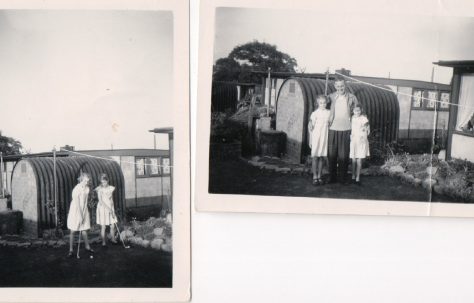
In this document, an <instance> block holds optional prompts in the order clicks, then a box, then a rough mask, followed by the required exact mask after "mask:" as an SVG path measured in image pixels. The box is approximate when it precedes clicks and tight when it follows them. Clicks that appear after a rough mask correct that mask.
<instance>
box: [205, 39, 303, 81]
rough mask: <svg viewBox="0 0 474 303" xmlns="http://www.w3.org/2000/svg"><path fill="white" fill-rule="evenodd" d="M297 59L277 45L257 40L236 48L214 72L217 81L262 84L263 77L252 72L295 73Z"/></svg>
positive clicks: (217, 62)
mask: <svg viewBox="0 0 474 303" xmlns="http://www.w3.org/2000/svg"><path fill="white" fill-rule="evenodd" d="M297 66H298V64H297V62H296V59H295V58H293V57H291V56H290V55H288V54H285V53H283V52H281V51H279V50H278V49H277V47H276V46H275V45H271V44H268V43H265V42H258V41H256V40H254V41H252V42H249V43H245V44H242V45H238V46H236V47H235V48H234V49H233V50H232V51H231V52H230V53H229V55H228V56H227V57H226V58H220V59H218V60H217V61H216V64H215V65H214V71H213V80H215V81H236V82H242V83H260V81H261V75H257V74H254V73H252V72H254V71H258V72H266V71H267V70H268V68H271V70H272V72H293V73H294V72H295V71H296V68H297Z"/></svg>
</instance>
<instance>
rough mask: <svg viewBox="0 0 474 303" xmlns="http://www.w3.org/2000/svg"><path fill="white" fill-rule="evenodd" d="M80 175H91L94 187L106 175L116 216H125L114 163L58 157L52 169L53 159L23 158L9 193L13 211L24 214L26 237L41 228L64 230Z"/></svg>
mask: <svg viewBox="0 0 474 303" xmlns="http://www.w3.org/2000/svg"><path fill="white" fill-rule="evenodd" d="M55 168H56V169H55ZM81 172H86V173H89V174H90V175H91V185H92V187H93V188H94V187H95V186H97V185H99V182H100V181H99V178H100V175H101V174H102V173H106V174H107V175H108V176H109V179H110V184H111V185H113V186H115V188H116V189H115V191H114V194H113V200H114V204H115V205H114V206H115V211H116V214H117V216H118V217H119V218H123V217H124V214H125V213H124V207H125V181H124V175H123V174H122V170H121V169H120V166H119V165H118V164H117V163H115V162H113V161H107V160H102V159H95V158H89V157H57V158H56V167H55V166H54V160H53V158H52V157H38V158H25V159H22V160H20V161H18V162H17V163H16V164H15V166H14V169H13V173H12V184H11V191H12V208H13V209H14V210H19V211H21V212H22V213H23V229H24V232H25V233H26V234H28V235H31V236H40V235H41V234H42V231H43V230H44V229H50V228H55V227H56V226H58V227H62V228H66V226H67V222H66V220H67V214H68V211H69V205H70V203H71V200H72V196H71V194H72V190H73V188H74V186H76V185H77V184H78V177H79V175H80V173H81ZM56 206H57V208H56ZM55 209H57V211H56V210H55ZM56 215H57V216H56ZM56 223H57V225H56Z"/></svg>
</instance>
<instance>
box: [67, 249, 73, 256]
mask: <svg viewBox="0 0 474 303" xmlns="http://www.w3.org/2000/svg"><path fill="white" fill-rule="evenodd" d="M73 256H74V252H73V251H72V250H70V251H69V253H68V254H67V257H68V258H72V257H73Z"/></svg>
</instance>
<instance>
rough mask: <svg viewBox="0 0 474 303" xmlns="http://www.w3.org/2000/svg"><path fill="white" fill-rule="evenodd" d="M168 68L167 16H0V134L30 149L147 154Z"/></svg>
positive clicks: (165, 111) (165, 121)
mask: <svg viewBox="0 0 474 303" xmlns="http://www.w3.org/2000/svg"><path fill="white" fill-rule="evenodd" d="M172 62H173V16H172V12H167V11H153V12H152V11H111V10H109V11H80V10H79V11H72V10H69V11H61V10H23V11H21V10H2V11H0V112H1V118H0V130H1V131H2V134H3V135H4V136H9V137H13V138H15V139H17V140H20V142H21V143H22V144H23V147H24V148H25V150H26V151H30V152H44V151H50V150H52V149H53V147H56V148H59V147H61V146H64V145H66V144H68V145H72V146H75V147H76V150H79V149H109V148H111V147H112V146H113V148H114V149H119V148H153V147H154V138H153V134H152V133H149V132H148V130H150V129H152V128H155V127H167V126H173V119H172V117H173V115H172V112H171V111H172V100H173V99H172V88H173V65H172ZM157 139H158V140H157V147H158V148H168V141H167V140H168V138H167V136H165V135H158V136H157Z"/></svg>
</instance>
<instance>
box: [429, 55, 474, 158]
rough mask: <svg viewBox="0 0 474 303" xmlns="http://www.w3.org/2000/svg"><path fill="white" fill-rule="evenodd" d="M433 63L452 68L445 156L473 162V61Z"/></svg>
mask: <svg viewBox="0 0 474 303" xmlns="http://www.w3.org/2000/svg"><path fill="white" fill-rule="evenodd" d="M435 64H437V65H439V66H445V67H452V68H453V79H452V81H451V85H452V98H451V103H452V104H450V105H449V107H450V111H449V125H448V144H447V149H446V156H447V158H448V159H450V158H455V159H461V160H468V161H471V162H474V61H472V60H461V61H439V62H437V63H435Z"/></svg>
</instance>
